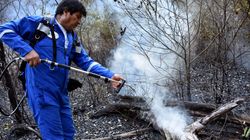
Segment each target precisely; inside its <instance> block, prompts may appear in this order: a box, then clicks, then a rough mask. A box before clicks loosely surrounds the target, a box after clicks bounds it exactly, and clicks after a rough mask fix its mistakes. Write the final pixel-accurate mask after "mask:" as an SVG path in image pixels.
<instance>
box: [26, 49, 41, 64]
mask: <svg viewBox="0 0 250 140" xmlns="http://www.w3.org/2000/svg"><path fill="white" fill-rule="evenodd" d="M24 59H25V60H26V61H27V62H28V63H29V65H30V66H32V67H33V66H36V65H38V64H39V63H40V57H39V55H38V53H37V52H36V51H34V50H32V51H30V52H29V53H28V54H26V55H25V57H24Z"/></svg>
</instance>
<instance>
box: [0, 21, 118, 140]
mask: <svg viewBox="0 0 250 140" xmlns="http://www.w3.org/2000/svg"><path fill="white" fill-rule="evenodd" d="M41 20H42V17H39V16H28V17H24V18H22V19H19V20H15V21H11V22H7V23H5V24H3V25H1V26H0V39H2V40H3V42H4V43H5V44H7V45H8V46H9V47H11V48H12V49H13V50H15V51H17V52H18V53H19V54H20V55H21V56H22V57H24V56H25V55H26V54H27V53H29V52H30V51H31V50H32V49H34V50H35V51H36V52H37V53H38V54H39V56H40V58H41V59H49V60H53V45H52V43H53V42H52V39H51V38H50V37H49V36H45V38H44V39H42V40H41V41H40V42H38V43H36V45H35V46H34V48H32V47H31V46H30V45H29V42H30V40H31V39H32V37H33V35H34V32H35V31H36V29H37V26H38V24H39V23H40V22H41ZM52 22H53V23H54V30H55V32H56V33H57V34H58V35H59V37H58V38H57V39H56V44H57V49H56V50H57V56H56V60H57V62H58V63H61V64H66V65H70V62H71V61H73V62H74V63H75V64H76V65H77V66H79V67H80V68H82V69H83V70H87V71H90V72H93V73H96V74H100V75H102V76H105V77H108V78H111V77H112V76H113V74H114V73H113V72H111V71H110V70H108V69H106V68H104V67H103V66H101V65H100V64H98V63H96V62H94V61H93V60H92V59H91V58H90V57H89V56H88V55H87V53H86V51H85V50H84V49H83V47H82V46H81V49H79V48H75V47H73V46H72V44H73V40H74V39H73V38H75V37H76V35H75V37H73V36H72V33H71V32H66V31H65V30H64V28H63V27H61V25H60V24H59V23H58V22H57V21H56V20H55V18H52ZM25 77H26V89H27V93H28V103H29V106H30V108H31V110H32V112H33V115H34V118H35V121H36V123H37V124H38V127H39V129H40V132H41V135H42V137H43V139H44V140H71V139H73V137H74V133H75V129H74V125H73V119H72V111H71V107H70V103H69V96H68V92H67V83H68V70H67V69H62V68H58V67H55V68H54V70H51V69H50V65H49V64H46V63H41V64H39V65H37V66H36V67H30V66H29V65H26V69H25Z"/></svg>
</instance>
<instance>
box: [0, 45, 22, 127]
mask: <svg viewBox="0 0 250 140" xmlns="http://www.w3.org/2000/svg"><path fill="white" fill-rule="evenodd" d="M0 62H1V71H3V69H4V68H5V66H6V60H5V53H4V46H3V43H2V41H1V40H0ZM4 79H5V81H3V83H4V84H5V86H6V87H7V88H8V89H9V90H8V97H9V101H10V104H11V107H12V109H14V108H16V106H17V96H16V90H15V87H14V86H13V84H12V80H11V76H10V74H9V72H8V70H6V72H5V74H4ZM0 80H2V79H0ZM14 115H15V119H16V121H17V123H22V115H21V112H20V110H18V109H17V111H16V112H15V114H14Z"/></svg>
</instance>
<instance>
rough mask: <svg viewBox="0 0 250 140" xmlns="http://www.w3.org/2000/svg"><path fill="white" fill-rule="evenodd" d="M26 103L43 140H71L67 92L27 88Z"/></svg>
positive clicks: (70, 116) (72, 131) (70, 115)
mask: <svg viewBox="0 0 250 140" xmlns="http://www.w3.org/2000/svg"><path fill="white" fill-rule="evenodd" d="M27 92H28V102H29V106H30V108H31V110H32V112H33V116H34V118H35V121H36V123H37V124H38V127H39V129H40V133H41V135H42V139H43V140H73V139H74V134H75V129H74V124H73V119H72V112H71V108H70V103H69V97H68V95H67V91H66V92H65V94H64V93H62V92H60V90H56V89H53V91H51V89H50V90H46V89H42V88H37V87H28V88H27Z"/></svg>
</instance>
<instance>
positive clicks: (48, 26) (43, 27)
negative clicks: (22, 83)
mask: <svg viewBox="0 0 250 140" xmlns="http://www.w3.org/2000/svg"><path fill="white" fill-rule="evenodd" d="M50 33H51V35H52V41H53V62H56V55H57V51H56V39H55V33H54V20H52V18H50V17H43V19H42V20H41V22H40V23H39V24H38V26H37V28H36V31H35V33H34V35H33V37H32V40H31V41H30V46H31V47H32V48H34V46H35V45H36V43H37V42H39V41H41V40H42V39H43V38H44V37H45V36H46V35H48V34H50ZM54 66H55V64H54V63H52V64H51V67H50V68H51V69H54ZM25 67H26V62H25V61H23V62H22V63H21V66H20V69H19V70H20V71H21V72H24V71H25Z"/></svg>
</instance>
